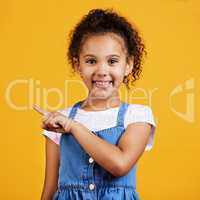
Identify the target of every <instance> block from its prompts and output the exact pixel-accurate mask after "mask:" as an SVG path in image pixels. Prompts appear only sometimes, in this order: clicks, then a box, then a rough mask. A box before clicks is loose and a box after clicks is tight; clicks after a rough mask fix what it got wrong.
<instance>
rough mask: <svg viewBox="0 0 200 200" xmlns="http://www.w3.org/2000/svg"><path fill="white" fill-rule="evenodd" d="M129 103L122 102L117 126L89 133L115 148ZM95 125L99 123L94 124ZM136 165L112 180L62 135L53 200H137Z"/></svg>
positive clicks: (75, 142)
mask: <svg viewBox="0 0 200 200" xmlns="http://www.w3.org/2000/svg"><path fill="white" fill-rule="evenodd" d="M81 103H82V102H81V101H80V102H78V103H76V104H75V105H74V106H73V108H72V110H71V112H70V114H69V118H71V119H74V117H75V115H76V112H77V109H79V108H80V106H81ZM127 108H128V104H127V103H124V102H122V103H121V105H120V108H119V112H118V116H117V125H116V126H115V127H112V128H107V129H104V130H100V131H96V132H92V133H93V134H96V135H97V136H98V137H100V138H102V139H103V140H106V141H107V142H109V143H111V144H113V145H117V143H118V141H119V139H120V137H121V135H122V134H123V132H124V130H125V129H124V115H125V112H126V110H127ZM97 123H98V122H97ZM135 175H136V165H135V166H134V167H133V168H132V169H131V170H130V171H129V172H128V173H127V174H126V175H125V176H121V177H115V176H113V175H112V174H110V173H109V172H108V171H106V170H105V169H104V168H103V167H101V166H100V165H99V164H97V163H96V162H95V161H94V160H93V159H92V158H91V157H90V155H89V154H88V153H86V152H85V150H84V149H83V148H82V147H81V145H80V144H79V143H78V142H77V141H76V139H75V138H74V137H73V136H72V135H71V134H62V136H61V141H60V167H59V179H58V190H57V191H56V193H55V194H54V198H53V199H54V200H139V196H138V193H137V192H136V176H135Z"/></svg>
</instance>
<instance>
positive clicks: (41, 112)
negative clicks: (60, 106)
mask: <svg viewBox="0 0 200 200" xmlns="http://www.w3.org/2000/svg"><path fill="white" fill-rule="evenodd" d="M33 108H34V110H36V111H37V112H38V113H40V114H41V115H47V114H48V113H49V112H47V111H45V110H43V109H42V108H40V107H39V106H37V105H33Z"/></svg>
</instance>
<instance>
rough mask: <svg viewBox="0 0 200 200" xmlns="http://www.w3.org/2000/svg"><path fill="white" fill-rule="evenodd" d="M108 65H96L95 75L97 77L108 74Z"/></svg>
mask: <svg viewBox="0 0 200 200" xmlns="http://www.w3.org/2000/svg"><path fill="white" fill-rule="evenodd" d="M108 74H109V73H108V67H107V66H106V65H104V64H101V65H100V66H98V68H97V70H96V75H97V76H98V77H105V76H108Z"/></svg>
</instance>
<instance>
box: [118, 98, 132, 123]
mask: <svg viewBox="0 0 200 200" xmlns="http://www.w3.org/2000/svg"><path fill="white" fill-rule="evenodd" d="M128 106H129V104H127V103H125V102H122V103H121V106H120V108H119V111H118V116H117V126H122V127H124V116H125V113H126V111H127V108H128Z"/></svg>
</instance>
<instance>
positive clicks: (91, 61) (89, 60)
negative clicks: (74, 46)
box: [86, 59, 96, 65]
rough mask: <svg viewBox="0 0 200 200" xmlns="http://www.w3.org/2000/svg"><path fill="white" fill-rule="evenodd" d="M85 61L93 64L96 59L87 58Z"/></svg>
mask: <svg viewBox="0 0 200 200" xmlns="http://www.w3.org/2000/svg"><path fill="white" fill-rule="evenodd" d="M86 63H89V64H91V65H93V64H95V63H96V60H95V59H88V60H86Z"/></svg>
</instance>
